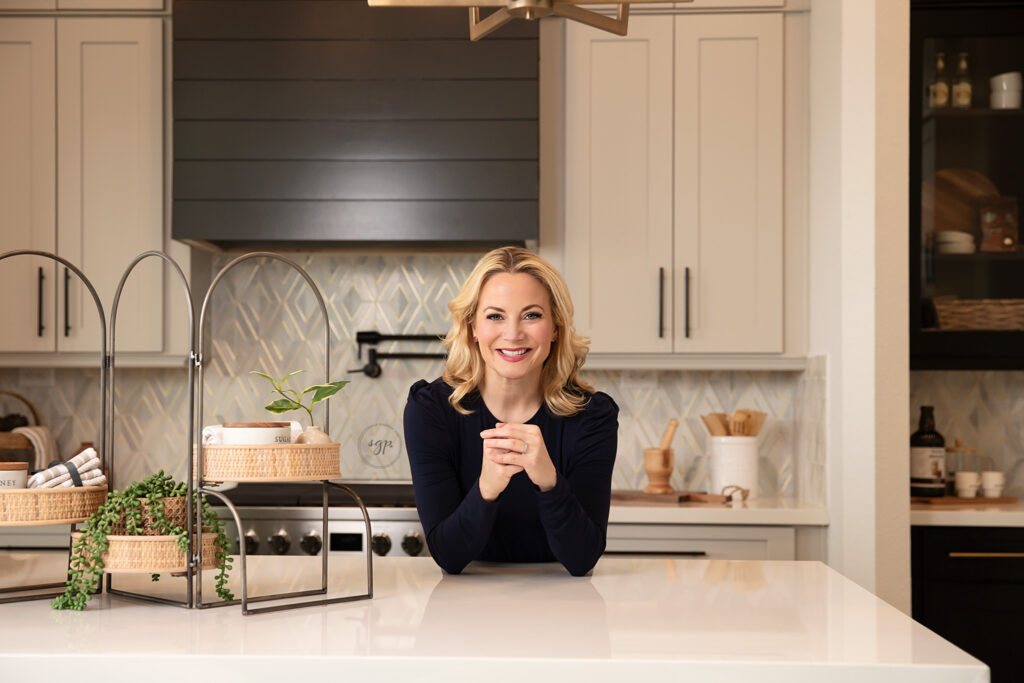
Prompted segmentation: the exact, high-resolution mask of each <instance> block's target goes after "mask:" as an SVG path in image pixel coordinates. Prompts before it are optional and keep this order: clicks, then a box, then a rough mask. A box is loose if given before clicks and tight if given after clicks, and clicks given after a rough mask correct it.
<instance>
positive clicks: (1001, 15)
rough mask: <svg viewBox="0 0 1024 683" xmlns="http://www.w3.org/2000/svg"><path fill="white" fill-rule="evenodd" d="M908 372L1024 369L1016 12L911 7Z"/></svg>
mask: <svg viewBox="0 0 1024 683" xmlns="http://www.w3.org/2000/svg"><path fill="white" fill-rule="evenodd" d="M910 49H911V55H910V69H911V73H910V84H911V92H910V354H911V358H910V366H911V368H915V369H927V368H950V369H957V368H1024V249H1022V248H1021V247H1020V239H1021V238H1022V237H1024V235H1022V234H1021V230H1020V219H1021V208H1022V207H1021V205H1022V203H1024V109H1021V72H1022V71H1024V3H1021V2H1016V3H1008V2H1007V3H1000V2H965V1H963V0H961V1H959V2H950V1H945V2H942V1H939V0H930V1H925V0H916V1H914V2H913V3H912V5H911V43H910Z"/></svg>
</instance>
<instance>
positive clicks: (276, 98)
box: [172, 0, 538, 248]
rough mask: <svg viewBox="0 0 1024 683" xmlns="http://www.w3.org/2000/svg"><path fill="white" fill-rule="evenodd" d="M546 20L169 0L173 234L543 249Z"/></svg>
mask: <svg viewBox="0 0 1024 683" xmlns="http://www.w3.org/2000/svg"><path fill="white" fill-rule="evenodd" d="M537 67H538V40H537V23H536V22H515V23H513V24H509V25H508V26H507V27H506V28H504V29H502V30H501V31H499V32H497V33H496V34H494V36H491V37H489V38H488V40H487V41H483V42H477V43H474V42H471V41H470V40H469V39H468V28H467V19H466V11H465V9H457V8H452V9H437V8H371V7H368V6H367V5H366V2H365V0H310V1H305V0H257V1H251V2H250V1H248V0H177V1H176V2H175V3H174V180H173V187H174V209H173V228H172V232H173V236H174V237H175V239H181V240H194V241H202V242H208V243H212V244H215V245H218V246H221V247H226V248H231V247H239V248H243V247H245V248H251V247H256V246H261V247H279V248H316V247H348V246H388V245H392V246H417V245H418V246H423V245H429V246H435V247H436V246H441V247H444V246H448V247H466V246H491V245H496V244H517V243H518V244H521V243H523V242H525V241H526V240H534V239H536V238H537V232H538V229H537V195H538V165H537V156H538V155H537V152H538V142H537Z"/></svg>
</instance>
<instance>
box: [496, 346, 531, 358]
mask: <svg viewBox="0 0 1024 683" xmlns="http://www.w3.org/2000/svg"><path fill="white" fill-rule="evenodd" d="M529 352H530V349H527V348H519V349H498V355H499V356H501V357H502V358H504V359H506V360H511V361H517V360H520V359H521V358H524V357H525V356H526V354H527V353H529Z"/></svg>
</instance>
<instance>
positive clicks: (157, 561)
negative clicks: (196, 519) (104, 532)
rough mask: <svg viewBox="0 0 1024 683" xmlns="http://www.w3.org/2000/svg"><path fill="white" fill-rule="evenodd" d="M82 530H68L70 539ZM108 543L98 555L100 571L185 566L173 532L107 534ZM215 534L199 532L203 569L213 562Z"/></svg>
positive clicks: (151, 571)
mask: <svg viewBox="0 0 1024 683" xmlns="http://www.w3.org/2000/svg"><path fill="white" fill-rule="evenodd" d="M81 535H82V534H81V533H80V532H75V533H73V534H71V542H72V543H74V542H75V541H77V540H78V538H79V537H80V536H81ZM107 541H109V543H110V546H109V547H108V548H107V550H106V551H105V552H104V553H103V555H102V560H103V571H105V572H108V573H110V574H161V573H164V572H185V571H187V570H188V567H187V566H186V564H187V561H186V558H185V553H183V552H181V551H180V550H178V538H177V536H110V535H108V536H107ZM216 541H217V534H215V533H204V534H203V569H213V568H214V567H215V566H216V564H217V555H216V552H217V547H216Z"/></svg>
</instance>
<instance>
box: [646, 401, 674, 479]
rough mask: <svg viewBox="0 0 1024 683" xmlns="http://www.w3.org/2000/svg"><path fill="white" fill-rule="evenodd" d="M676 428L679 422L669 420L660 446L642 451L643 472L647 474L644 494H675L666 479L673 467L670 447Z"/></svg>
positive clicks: (670, 474)
mask: <svg viewBox="0 0 1024 683" xmlns="http://www.w3.org/2000/svg"><path fill="white" fill-rule="evenodd" d="M678 426H679V420H675V419H672V420H669V421H668V428H667V429H665V435H664V436H663V437H662V438H661V445H659V446H658V447H657V448H645V449H644V471H646V472H647V481H648V482H649V483H648V485H647V488H645V489H644V493H653V494H662V493H674V492H675V491H674V489H673V488H672V487H671V486H669V484H668V479H669V477H671V476H672V470H673V469H674V467H675V463H674V461H673V453H672V449H671V448H670V446H671V445H672V437H674V436H675V435H676V427H678Z"/></svg>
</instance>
